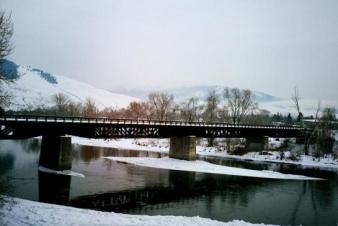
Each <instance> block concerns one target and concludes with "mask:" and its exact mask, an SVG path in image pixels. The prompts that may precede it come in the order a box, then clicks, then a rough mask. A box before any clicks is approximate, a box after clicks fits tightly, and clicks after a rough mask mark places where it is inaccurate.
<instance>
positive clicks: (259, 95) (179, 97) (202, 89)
mask: <svg viewBox="0 0 338 226" xmlns="http://www.w3.org/2000/svg"><path fill="white" fill-rule="evenodd" d="M225 88H226V87H225V86H190V87H183V88H173V89H165V90H158V91H159V92H166V93H169V94H171V95H173V96H174V97H175V101H177V102H178V103H179V102H183V101H186V100H188V99H189V98H191V97H197V98H198V99H199V100H201V101H204V100H205V99H206V98H207V96H208V94H209V92H210V91H212V90H215V91H216V93H217V94H218V95H220V96H222V95H223V91H224V89H225ZM115 92H119V93H123V94H126V95H129V96H133V97H137V98H140V99H146V98H147V96H148V94H149V93H151V92H154V91H150V90H118V91H115ZM253 94H254V96H255V98H256V100H257V101H258V102H270V101H278V100H281V98H279V97H275V96H271V95H269V94H266V93H263V92H258V91H254V92H253Z"/></svg>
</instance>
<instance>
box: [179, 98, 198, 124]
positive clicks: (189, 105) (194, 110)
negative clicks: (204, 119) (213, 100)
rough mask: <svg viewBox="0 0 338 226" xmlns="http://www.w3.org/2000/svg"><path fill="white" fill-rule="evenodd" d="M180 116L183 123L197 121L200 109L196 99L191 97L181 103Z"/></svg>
mask: <svg viewBox="0 0 338 226" xmlns="http://www.w3.org/2000/svg"><path fill="white" fill-rule="evenodd" d="M179 109H180V113H181V114H180V116H181V119H182V120H184V121H189V122H193V121H197V119H198V111H199V110H200V109H201V106H199V105H198V98H196V97H191V98H190V99H189V100H187V101H185V102H183V103H181V106H180V107H179Z"/></svg>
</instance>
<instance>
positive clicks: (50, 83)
mask: <svg viewBox="0 0 338 226" xmlns="http://www.w3.org/2000/svg"><path fill="white" fill-rule="evenodd" d="M0 73H1V74H2V75H5V76H6V77H7V78H10V79H11V80H12V82H9V83H4V84H3V88H4V90H5V91H6V92H8V93H9V94H10V95H11V97H12V99H11V104H10V106H8V107H7V110H9V109H10V110H20V109H34V108H37V107H50V106H52V105H53V101H52V97H53V95H55V94H57V93H62V94H64V95H66V96H68V97H69V99H70V100H72V101H76V102H84V101H85V100H86V98H89V97H90V98H91V99H92V100H94V101H95V103H96V104H97V106H98V108H99V109H104V108H105V107H111V108H115V109H118V108H122V107H126V106H127V105H128V104H129V103H130V102H131V101H137V100H139V99H138V98H134V97H131V96H128V95H122V94H117V93H112V92H109V91H107V90H104V89H99V88H96V87H94V86H91V85H89V84H86V83H83V82H80V81H77V80H73V79H70V78H67V77H64V76H60V75H55V74H50V73H47V72H44V71H43V70H40V69H36V68H31V67H26V66H19V65H16V64H15V63H13V62H11V61H3V62H2V63H1V67H0Z"/></svg>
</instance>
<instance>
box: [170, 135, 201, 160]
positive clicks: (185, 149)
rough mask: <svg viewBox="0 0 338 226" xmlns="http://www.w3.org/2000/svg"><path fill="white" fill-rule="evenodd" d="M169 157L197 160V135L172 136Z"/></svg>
mask: <svg viewBox="0 0 338 226" xmlns="http://www.w3.org/2000/svg"><path fill="white" fill-rule="evenodd" d="M169 157H170V158H175V159H182V160H189V161H194V160H196V137H195V136H187V137H171V138H170V149H169Z"/></svg>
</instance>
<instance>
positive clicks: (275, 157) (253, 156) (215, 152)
mask: <svg viewBox="0 0 338 226" xmlns="http://www.w3.org/2000/svg"><path fill="white" fill-rule="evenodd" d="M72 142H73V143H74V144H81V145H89V146H98V147H111V148H119V149H128V150H139V151H153V152H162V153H168V152H169V144H168V139H113V140H100V139H87V138H81V137H72ZM281 142H282V141H276V140H273V139H270V146H271V147H278V145H280V144H281ZM196 152H197V154H199V155H205V156H219V157H227V158H234V159H242V160H253V161H268V162H277V163H288V164H297V165H304V166H313V167H330V168H338V161H337V160H335V159H333V158H332V156H329V155H328V156H326V157H322V158H320V159H314V158H313V157H311V156H306V155H301V156H300V159H299V161H293V160H290V159H289V156H290V155H291V152H290V151H286V152H284V155H285V158H284V159H283V160H281V159H280V152H278V151H269V152H267V153H268V154H261V153H259V152H249V153H247V154H244V155H231V154H229V153H228V152H227V150H226V149H224V148H218V147H206V146H205V145H204V144H201V145H197V147H196Z"/></svg>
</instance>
